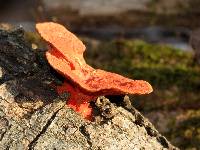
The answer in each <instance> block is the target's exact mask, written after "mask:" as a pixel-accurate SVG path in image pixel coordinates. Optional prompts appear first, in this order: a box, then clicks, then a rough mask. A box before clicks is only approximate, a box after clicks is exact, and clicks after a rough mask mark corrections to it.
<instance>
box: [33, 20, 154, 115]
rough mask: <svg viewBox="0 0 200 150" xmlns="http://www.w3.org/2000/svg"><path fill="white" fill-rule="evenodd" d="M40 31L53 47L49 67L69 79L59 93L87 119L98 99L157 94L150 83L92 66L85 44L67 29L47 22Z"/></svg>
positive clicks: (48, 55)
mask: <svg viewBox="0 0 200 150" xmlns="http://www.w3.org/2000/svg"><path fill="white" fill-rule="evenodd" d="M36 29H37V31H38V32H39V34H40V35H41V37H42V38H43V39H44V40H45V41H46V42H48V44H49V47H50V48H49V50H48V51H47V52H46V57H47V60H48V62H49V64H50V65H51V66H52V67H53V68H54V69H55V70H56V71H57V72H59V73H60V74H62V75H63V76H64V77H65V78H66V81H64V83H63V85H62V86H57V92H58V93H59V94H62V93H63V92H69V93H70V97H69V100H68V103H67V104H68V105H69V106H70V107H71V108H72V109H74V110H75V111H77V112H79V113H80V114H81V115H82V116H83V117H84V118H88V119H89V118H90V117H91V113H92V109H91V108H90V107H89V102H90V101H92V100H95V99H96V98H97V97H98V96H102V95H120V94H148V93H151V92H152V91H153V89H152V87H151V85H150V84H149V83H148V82H146V81H143V80H132V79H128V78H125V77H123V76H121V75H118V74H115V73H111V72H107V71H104V70H100V69H94V68H92V67H91V66H89V65H88V64H87V63H86V62H85V60H84V58H83V53H84V51H85V45H84V44H83V43H82V41H80V40H79V39H78V38H77V37H76V36H75V35H74V34H72V33H71V32H69V31H68V30H67V29H66V28H65V27H64V26H62V25H60V24H57V23H53V22H46V23H38V24H37V25H36ZM69 80H70V82H69Z"/></svg>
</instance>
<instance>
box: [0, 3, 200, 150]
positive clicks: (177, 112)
mask: <svg viewBox="0 0 200 150" xmlns="http://www.w3.org/2000/svg"><path fill="white" fill-rule="evenodd" d="M42 21H54V22H59V23H61V24H63V25H65V26H66V27H67V28H68V29H70V30H71V31H72V32H74V33H76V34H77V35H78V36H79V37H80V38H81V39H82V40H83V41H84V43H85V44H86V45H87V51H86V53H85V58H86V61H87V62H88V63H89V64H91V65H92V66H93V67H95V68H101V69H104V70H108V71H112V72H116V73H119V74H122V75H124V76H127V77H129V78H132V79H143V80H147V81H148V82H150V83H151V84H152V86H153V88H154V92H153V93H152V94H150V95H144V96H131V100H132V103H133V106H134V107H136V108H137V109H138V110H140V111H141V112H142V113H143V114H145V116H146V117H148V118H149V120H151V122H153V124H154V125H155V126H156V128H157V129H158V130H159V131H160V132H161V133H162V134H163V135H165V136H166V137H167V138H168V139H169V140H170V141H171V142H172V143H173V144H174V145H176V146H178V147H180V148H181V149H187V150H198V149H200V64H198V61H199V60H200V58H199V56H200V34H197V35H195V33H196V31H198V29H199V28H200V0H168V1H166V0H140V1H138V0H109V1H108V0H73V1H71V0H26V1H24V0H7V1H3V0H0V23H1V24H2V25H5V24H6V23H9V24H12V25H15V26H19V25H21V26H23V27H24V28H25V29H26V31H27V34H26V35H27V39H28V40H29V41H30V43H31V44H32V46H33V47H38V46H40V38H39V36H38V35H37V34H36V33H35V27H34V26H35V23H36V22H42ZM197 33H198V32H197ZM193 35H195V40H194V41H191V40H190V39H191V37H192V36H193ZM198 46H199V47H198ZM199 62H200V61H199Z"/></svg>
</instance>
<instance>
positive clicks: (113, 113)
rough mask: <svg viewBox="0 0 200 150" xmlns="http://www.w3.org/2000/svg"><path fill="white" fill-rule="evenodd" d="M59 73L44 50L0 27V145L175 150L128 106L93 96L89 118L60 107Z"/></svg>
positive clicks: (125, 101) (17, 31) (63, 98)
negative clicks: (91, 111) (46, 57)
mask: <svg viewBox="0 0 200 150" xmlns="http://www.w3.org/2000/svg"><path fill="white" fill-rule="evenodd" d="M52 81H53V82H55V83H57V84H59V83H60V82H62V80H61V79H60V77H58V75H57V74H56V73H55V72H54V71H53V70H52V69H51V68H50V66H49V65H48V63H47V62H46V60H45V57H44V51H42V50H33V49H32V48H31V47H30V46H28V44H27V43H26V41H25V39H24V31H23V29H21V28H19V29H15V30H2V29H1V30H0V83H1V84H0V149H2V150H7V149H11V150H16V149H17V150H21V149H28V150H29V149H30V150H31V149H35V150H41V149H48V150H51V149H52V150H55V149H58V150H60V149H67V150H82V149H83V150H85V149H102V150H112V149H113V150H121V149H124V150H133V149H148V150H150V149H156V150H159V149H178V148H176V147H174V146H173V145H171V144H170V143H169V142H168V141H167V140H166V138H165V137H164V136H162V135H161V134H160V133H159V132H158V131H157V130H156V129H155V128H154V126H153V125H152V124H151V123H150V122H149V121H148V119H146V118H145V117H143V116H142V115H141V114H140V113H139V112H138V111H137V110H136V109H135V108H134V107H132V106H131V105H130V101H129V98H128V96H125V97H124V98H123V99H122V100H120V98H118V97H114V98H113V99H115V101H118V103H111V102H110V101H109V99H107V98H105V97H103V96H102V97H99V98H98V99H97V101H96V102H95V103H93V104H91V105H92V107H94V110H95V112H94V121H88V120H85V119H83V118H82V117H81V116H80V115H79V114H77V113H76V112H74V111H73V110H72V109H70V108H69V107H68V106H66V99H67V97H68V96H69V95H68V94H67V93H66V95H65V94H64V95H62V96H59V95H57V93H56V91H55V90H54V88H53V87H52V85H51V82H52Z"/></svg>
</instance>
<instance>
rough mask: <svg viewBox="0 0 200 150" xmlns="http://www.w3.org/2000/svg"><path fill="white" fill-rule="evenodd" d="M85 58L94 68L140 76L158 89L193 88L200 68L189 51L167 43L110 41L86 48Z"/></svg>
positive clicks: (133, 76)
mask: <svg viewBox="0 0 200 150" xmlns="http://www.w3.org/2000/svg"><path fill="white" fill-rule="evenodd" d="M87 58H89V59H88V62H89V63H90V64H91V65H92V66H94V67H97V68H103V69H105V70H109V71H113V72H117V73H120V74H124V75H126V76H128V77H130V78H133V79H144V80H147V81H149V82H150V83H151V84H153V85H154V86H158V87H160V88H166V87H171V86H173V85H176V86H178V87H179V88H183V89H191V90H193V89H194V88H195V89H196V88H198V87H199V85H200V69H199V67H198V66H196V65H194V64H193V54H192V53H191V52H183V51H180V50H178V49H174V48H171V47H169V46H163V45H153V44H147V43H145V42H143V41H137V40H136V41H112V42H108V43H103V44H101V45H100V46H99V47H97V48H96V49H92V50H89V51H88V53H87ZM93 59H95V61H94V60H93Z"/></svg>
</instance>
